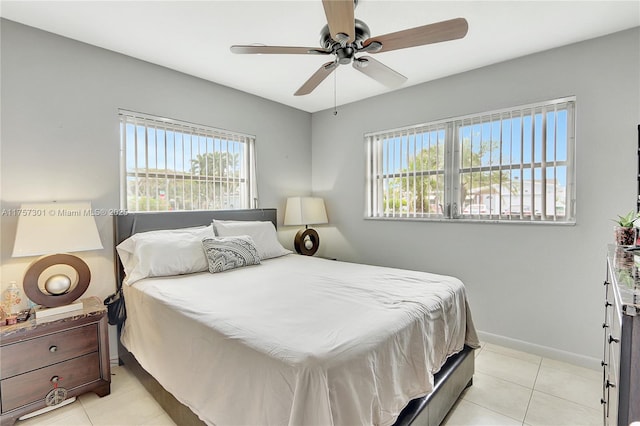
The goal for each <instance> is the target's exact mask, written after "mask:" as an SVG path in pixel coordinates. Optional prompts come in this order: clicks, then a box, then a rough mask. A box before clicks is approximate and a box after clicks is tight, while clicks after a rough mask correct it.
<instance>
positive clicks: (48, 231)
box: [12, 202, 103, 257]
mask: <svg viewBox="0 0 640 426" xmlns="http://www.w3.org/2000/svg"><path fill="white" fill-rule="evenodd" d="M20 209H21V213H22V214H21V215H20V216H19V217H18V227H17V230H16V239H15V243H14V246H13V254H12V256H13V257H24V256H39V255H43V254H54V253H69V252H74V251H87V250H98V249H101V248H103V247H102V242H101V241H100V235H99V234H98V228H97V226H96V221H95V219H94V218H93V214H92V210H91V203H89V202H67V203H29V204H23V205H22V206H20Z"/></svg>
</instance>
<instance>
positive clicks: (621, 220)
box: [613, 210, 640, 228]
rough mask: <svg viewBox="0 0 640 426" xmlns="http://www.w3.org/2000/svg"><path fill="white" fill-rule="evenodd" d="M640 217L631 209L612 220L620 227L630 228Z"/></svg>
mask: <svg viewBox="0 0 640 426" xmlns="http://www.w3.org/2000/svg"><path fill="white" fill-rule="evenodd" d="M638 217H640V215H639V214H638V213H636V212H634V211H633V210H631V211H630V212H629V213H627V214H626V215H624V216H620V215H618V219H613V221H614V222H616V223H617V224H618V226H620V227H622V228H632V227H633V224H634V222H635V221H636V220H637V219H638Z"/></svg>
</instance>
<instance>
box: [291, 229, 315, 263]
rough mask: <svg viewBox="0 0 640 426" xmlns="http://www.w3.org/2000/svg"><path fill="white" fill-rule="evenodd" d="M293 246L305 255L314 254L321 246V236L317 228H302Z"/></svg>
mask: <svg viewBox="0 0 640 426" xmlns="http://www.w3.org/2000/svg"><path fill="white" fill-rule="evenodd" d="M293 247H294V248H295V249H296V252H298V253H300V254H304V255H305V256H313V255H314V254H316V252H317V251H318V247H320V237H319V236H318V233H317V232H316V230H315V229H312V228H307V229H301V230H299V231H298V233H297V234H296V237H295V239H294V240H293Z"/></svg>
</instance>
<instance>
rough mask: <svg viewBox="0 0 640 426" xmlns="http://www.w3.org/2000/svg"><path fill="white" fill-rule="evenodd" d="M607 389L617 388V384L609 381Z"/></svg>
mask: <svg viewBox="0 0 640 426" xmlns="http://www.w3.org/2000/svg"><path fill="white" fill-rule="evenodd" d="M607 387H608V388H615V387H616V384H615V383H613V382H610V381H609V380H608V379H607Z"/></svg>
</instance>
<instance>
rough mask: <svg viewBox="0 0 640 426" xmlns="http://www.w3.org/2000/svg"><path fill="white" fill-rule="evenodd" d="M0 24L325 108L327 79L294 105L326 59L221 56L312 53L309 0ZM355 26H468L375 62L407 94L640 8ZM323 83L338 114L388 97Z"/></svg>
mask: <svg viewBox="0 0 640 426" xmlns="http://www.w3.org/2000/svg"><path fill="white" fill-rule="evenodd" d="M0 15H1V16H2V17H4V18H7V19H10V20H13V21H17V22H20V23H23V24H26V25H30V26H33V27H37V28H41V29H43V30H46V31H50V32H52V33H56V34H60V35H63V36H65V37H69V38H72V39H76V40H80V41H83V42H86V43H89V44H92V45H95V46H100V47H103V48H105V49H109V50H113V51H116V52H120V53H123V54H125V55H129V56H133V57H135V58H139V59H142V60H145V61H148V62H151V63H154V64H158V65H162V66H165V67H167V68H171V69H174V70H178V71H181V72H184V73H187V74H191V75H194V76H197V77H200V78H203V79H206V80H210V81H213V82H216V83H219V84H223V85H225V86H229V87H233V88H236V89H239V90H242V91H244V92H248V93H252V94H254V95H258V96H261V97H264V98H267V99H271V100H274V101H277V102H280V103H283V104H286V105H290V106H292V107H295V108H298V109H301V110H304V111H309V112H315V111H319V110H323V109H327V108H332V107H333V105H334V77H333V75H332V76H330V77H329V78H327V79H326V80H325V81H324V82H323V83H321V84H320V86H318V88H316V90H315V91H314V92H313V93H311V94H310V95H307V96H299V97H294V96H293V93H294V92H295V91H296V90H297V89H298V87H300V86H301V85H302V83H304V82H305V81H306V80H307V78H308V77H309V76H311V74H313V73H314V72H315V71H316V70H317V69H318V68H319V67H320V66H321V65H322V64H323V63H325V62H327V61H329V60H330V59H331V58H330V57H327V56H322V55H320V56H316V55H235V54H232V53H231V52H230V51H229V46H231V45H232V44H253V43H262V44H266V45H284V46H310V47H316V46H319V33H320V29H321V28H322V26H323V25H325V24H326V18H325V15H324V10H323V7H322V3H321V1H320V0H299V1H266V0H263V1H246V0H242V1H238V0H236V1H26V0H20V1H10V0H2V1H1V2H0ZM355 15H356V18H359V19H361V20H363V21H365V22H366V23H367V25H368V26H369V28H370V29H371V34H372V35H382V34H386V33H389V32H395V31H398V30H402V29H406V28H411V27H415V26H419V25H424V24H428V23H433V22H438V21H442V20H446V19H451V18H456V17H464V18H466V19H467V21H468V22H469V32H468V34H467V36H466V37H465V38H464V39H461V40H455V41H449V42H445V43H439V44H435V45H428V46H422V47H414V48H410V49H403V50H397V51H392V52H386V53H380V54H377V55H375V59H377V60H379V61H380V62H383V63H384V64H385V65H387V66H389V67H391V68H393V69H395V70H396V71H398V72H400V73H401V74H404V75H405V76H406V77H408V81H407V82H406V83H405V84H404V85H403V86H402V87H407V86H411V85H415V84H419V83H423V82H426V81H430V80H434V79H437V78H440V77H444V76H447V75H451V74H456V73H460V72H463V71H467V70H471V69H474V68H478V67H482V66H485V65H489V64H493V63H496V62H501V61H505V60H508V59H511V58H516V57H519V56H524V55H528V54H531V53H534V52H539V51H542V50H547V49H550V48H553V47H557V46H562V45H566V44H570V43H574V42H577V41H581V40H586V39H590V38H594V37H598V36H602V35H605V34H609V33H613V32H616V31H620V30H624V29H627V28H631V27H635V26H639V25H640V1H638V0H628V1H566V0H565V1H514V0H511V1H477V0H476V1H381V0H360V1H359V4H358V7H357V8H356V12H355ZM334 74H335V76H336V77H335V82H336V86H335V88H336V90H335V92H336V93H337V104H338V105H341V104H345V103H349V102H353V101H357V100H360V99H364V98H367V97H370V96H374V95H378V94H381V93H385V92H388V91H389V89H387V88H385V87H384V86H382V85H380V84H379V83H377V82H376V81H374V80H372V79H370V78H368V77H367V76H365V75H364V74H362V73H359V72H357V71H356V70H354V69H353V68H351V66H341V67H339V68H338V69H337V72H336V73H334Z"/></svg>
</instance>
